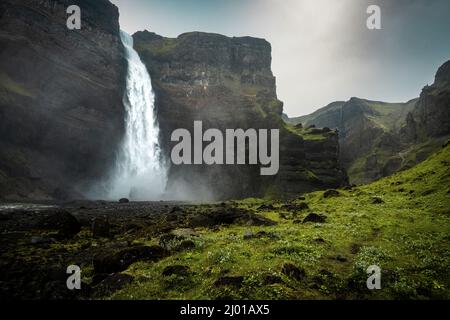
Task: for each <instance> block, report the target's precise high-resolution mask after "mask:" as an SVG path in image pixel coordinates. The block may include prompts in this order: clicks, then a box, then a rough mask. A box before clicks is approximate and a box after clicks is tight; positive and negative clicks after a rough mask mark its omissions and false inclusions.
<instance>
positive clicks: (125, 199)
mask: <svg viewBox="0 0 450 320" xmlns="http://www.w3.org/2000/svg"><path fill="white" fill-rule="evenodd" d="M129 202H130V200H128V199H127V198H122V199H120V200H119V203H129Z"/></svg>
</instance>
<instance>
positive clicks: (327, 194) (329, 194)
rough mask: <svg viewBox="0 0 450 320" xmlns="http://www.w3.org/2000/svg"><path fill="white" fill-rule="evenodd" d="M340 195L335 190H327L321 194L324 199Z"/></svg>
mask: <svg viewBox="0 0 450 320" xmlns="http://www.w3.org/2000/svg"><path fill="white" fill-rule="evenodd" d="M340 195H341V194H340V193H339V191H337V190H335V189H329V190H327V191H325V192H324V193H323V197H324V198H331V197H339V196H340Z"/></svg>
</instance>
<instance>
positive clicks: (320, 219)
mask: <svg viewBox="0 0 450 320" xmlns="http://www.w3.org/2000/svg"><path fill="white" fill-rule="evenodd" d="M326 219H327V216H326V215H324V214H317V213H310V214H308V215H307V216H306V217H305V219H303V223H306V222H315V223H324V222H325V220H326Z"/></svg>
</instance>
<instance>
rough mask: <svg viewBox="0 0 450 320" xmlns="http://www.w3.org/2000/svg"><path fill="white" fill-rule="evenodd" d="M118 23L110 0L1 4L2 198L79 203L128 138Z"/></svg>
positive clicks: (7, 0)
mask: <svg viewBox="0 0 450 320" xmlns="http://www.w3.org/2000/svg"><path fill="white" fill-rule="evenodd" d="M70 5H78V6H79V7H80V8H81V30H68V28H67V27H66V19H67V17H68V15H67V14H66V9H67V7H68V6H70ZM118 17H119V13H118V9H117V8H116V7H115V6H114V5H112V4H111V3H110V2H109V1H107V0H96V1H89V0H73V1H69V0H42V1H35V0H19V1H17V0H14V1H13V0H5V1H2V2H1V3H0V30H1V31H0V198H1V197H3V198H5V199H23V198H25V199H27V198H28V199H36V198H37V199H43V198H48V199H55V198H56V199H60V198H69V197H80V196H82V193H83V192H84V191H85V185H87V184H88V183H89V182H90V181H94V180H98V179H100V178H101V177H102V175H103V173H104V172H105V170H107V169H108V166H109V164H110V163H111V161H112V160H113V159H114V153H115V150H116V149H117V144H118V143H119V141H120V139H121V137H122V132H123V116H124V110H123V105H122V96H123V87H124V78H125V69H126V62H125V59H124V58H123V56H122V51H123V48H122V44H121V41H120V38H119V23H118Z"/></svg>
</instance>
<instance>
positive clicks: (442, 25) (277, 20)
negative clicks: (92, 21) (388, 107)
mask: <svg viewBox="0 0 450 320" xmlns="http://www.w3.org/2000/svg"><path fill="white" fill-rule="evenodd" d="M111 2H113V3H114V4H116V5H117V6H118V7H119V11H120V24H121V28H122V29H123V30H125V31H126V32H128V33H130V34H132V33H134V32H136V31H140V30H144V29H146V30H149V31H152V32H155V33H157V34H160V35H162V36H166V37H177V36H178V35H179V34H181V33H184V32H189V31H204V32H214V33H220V34H224V35H227V36H253V37H258V38H264V39H266V40H267V41H269V42H270V43H271V45H272V71H273V73H274V75H275V77H276V79H277V95H278V98H279V99H280V100H281V101H283V102H284V112H285V113H287V114H288V115H289V116H290V117H292V116H299V115H305V114H309V113H311V112H313V111H315V110H317V109H318V108H321V107H323V106H325V105H327V104H328V103H330V102H333V101H338V100H348V99H349V98H351V97H359V98H366V99H370V100H380V101H386V102H404V101H408V100H410V99H412V98H415V97H418V96H419V94H420V91H421V89H422V88H423V86H425V85H427V84H432V83H433V80H434V75H435V73H436V70H437V69H438V67H439V66H440V65H442V64H443V63H444V62H445V61H447V60H449V59H450V40H449V39H450V18H449V17H450V1H449V0H339V1H336V0H111ZM372 4H375V5H378V6H379V7H380V9H381V30H369V29H368V28H367V27H366V20H367V18H368V17H369V14H367V12H366V10H367V7H368V6H369V5H372Z"/></svg>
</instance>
